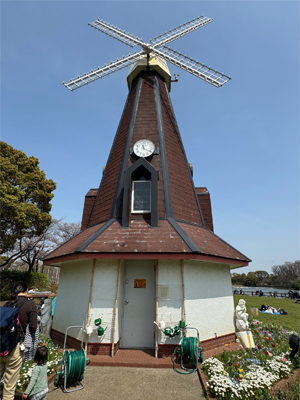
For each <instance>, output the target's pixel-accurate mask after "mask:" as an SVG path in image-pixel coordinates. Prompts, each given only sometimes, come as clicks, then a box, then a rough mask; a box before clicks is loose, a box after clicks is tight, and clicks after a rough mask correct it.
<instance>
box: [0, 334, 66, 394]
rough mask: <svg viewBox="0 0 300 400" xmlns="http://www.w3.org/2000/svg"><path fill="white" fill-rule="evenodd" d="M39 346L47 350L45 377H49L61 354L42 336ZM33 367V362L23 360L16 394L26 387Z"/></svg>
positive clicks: (0, 386) (50, 341)
mask: <svg viewBox="0 0 300 400" xmlns="http://www.w3.org/2000/svg"><path fill="white" fill-rule="evenodd" d="M41 345H45V346H47V348H48V362H47V366H48V369H47V375H48V376H49V375H51V374H52V373H53V372H54V371H55V369H56V367H57V365H58V364H59V363H60V361H61V358H62V353H61V352H60V351H59V346H57V345H55V344H54V343H53V341H52V340H51V339H50V338H48V337H44V336H42V335H40V337H39V346H41ZM34 366H35V363H34V360H30V361H27V362H26V361H25V359H24V360H23V364H22V367H21V370H20V375H19V379H18V381H17V387H16V391H17V392H23V391H24V390H25V389H26V387H27V386H28V384H29V381H30V377H31V374H32V370H33V367H34ZM2 386H3V385H0V390H2Z"/></svg>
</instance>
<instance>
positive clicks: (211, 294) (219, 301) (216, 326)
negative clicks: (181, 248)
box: [184, 261, 235, 340]
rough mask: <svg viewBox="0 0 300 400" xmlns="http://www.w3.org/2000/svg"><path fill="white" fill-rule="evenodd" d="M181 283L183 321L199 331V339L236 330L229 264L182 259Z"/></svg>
mask: <svg viewBox="0 0 300 400" xmlns="http://www.w3.org/2000/svg"><path fill="white" fill-rule="evenodd" d="M184 284H185V302H186V321H187V323H188V324H189V325H190V326H192V327H194V328H197V329H198V330H199V332H200V340H205V339H210V338H213V337H215V334H217V336H221V335H225V334H228V333H232V332H234V331H235V328H234V319H233V318H234V303H233V296H232V287H231V277H230V268H229V266H227V265H219V264H212V263H199V262H197V261H185V262H184ZM190 336H193V335H190Z"/></svg>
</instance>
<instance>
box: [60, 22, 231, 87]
mask: <svg viewBox="0 0 300 400" xmlns="http://www.w3.org/2000/svg"><path fill="white" fill-rule="evenodd" d="M211 22H213V19H212V18H207V17H205V16H204V15H202V16H200V17H197V18H195V19H192V20H191V21H189V22H186V23H184V24H182V25H180V26H178V27H177V28H174V29H171V30H170V31H168V32H165V33H163V34H162V35H159V36H156V37H155V38H153V39H151V40H150V42H149V43H146V42H144V41H143V39H140V38H138V37H137V36H134V35H132V34H130V33H127V32H125V31H123V30H121V29H119V28H117V27H115V26H113V25H111V24H109V23H108V22H105V21H103V20H101V19H99V18H98V19H96V21H94V22H91V23H89V26H91V27H92V28H95V29H97V30H98V31H100V32H103V33H105V34H106V35H109V36H111V37H112V38H114V39H117V40H119V41H120V42H122V43H125V44H126V45H128V46H130V47H134V46H135V45H139V46H141V47H142V50H140V51H139V52H134V53H130V54H128V55H127V56H125V57H122V58H119V59H117V60H116V61H112V62H111V63H110V64H104V65H103V66H102V67H98V68H96V69H94V70H91V71H90V72H88V73H85V74H83V75H80V76H77V77H76V78H74V79H70V80H69V81H67V82H63V84H64V85H65V87H67V88H68V89H70V90H72V91H73V90H75V89H78V88H80V87H82V86H85V85H87V84H89V83H91V82H94V81H96V80H98V79H101V78H103V77H104V76H107V75H109V74H112V73H113V72H116V71H118V70H119V69H122V68H125V67H127V66H129V65H131V64H133V63H135V62H137V61H139V60H141V59H143V58H146V59H147V62H149V59H150V57H153V56H155V57H157V58H159V59H160V60H164V61H168V62H170V63H172V64H174V65H176V66H177V67H179V68H181V69H183V70H184V71H187V72H189V73H191V74H193V75H195V76H197V77H198V78H200V79H203V80H204V81H206V82H208V83H210V84H212V85H213V86H215V87H220V86H222V85H224V83H226V82H228V81H229V80H230V79H231V78H230V77H229V76H227V75H225V74H223V73H220V72H218V71H217V70H215V69H213V68H210V67H208V66H206V65H204V64H202V63H200V62H198V61H195V60H193V59H192V58H190V57H187V56H185V55H183V54H181V53H179V52H177V51H175V50H173V49H171V48H169V47H167V46H166V45H167V44H168V43H170V42H173V41H174V40H176V39H178V38H180V37H182V36H184V35H187V34H188V33H190V32H193V31H194V30H196V29H199V28H201V27H202V26H205V25H207V24H209V23H211Z"/></svg>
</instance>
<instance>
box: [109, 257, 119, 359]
mask: <svg viewBox="0 0 300 400" xmlns="http://www.w3.org/2000/svg"><path fill="white" fill-rule="evenodd" d="M120 264H121V260H118V275H117V286H116V299H115V309H114V327H113V337H112V345H111V353H110V355H111V357H113V356H114V348H115V332H116V315H117V305H118V289H119V277H120Z"/></svg>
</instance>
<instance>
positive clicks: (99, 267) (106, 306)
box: [89, 260, 118, 343]
mask: <svg viewBox="0 0 300 400" xmlns="http://www.w3.org/2000/svg"><path fill="white" fill-rule="evenodd" d="M117 275H118V260H96V265H95V272H94V284H93V293H92V303H91V321H90V325H91V326H92V327H93V328H94V330H93V333H92V334H91V335H90V337H89V342H92V343H112V337H113V321H114V308H115V298H116V286H117ZM97 318H101V319H102V324H101V326H102V327H103V328H104V329H105V328H107V329H106V331H105V333H104V335H103V336H98V335H97V327H96V326H95V324H94V322H95V319H97ZM116 329H117V332H118V317H117V318H116ZM115 341H116V337H115Z"/></svg>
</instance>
